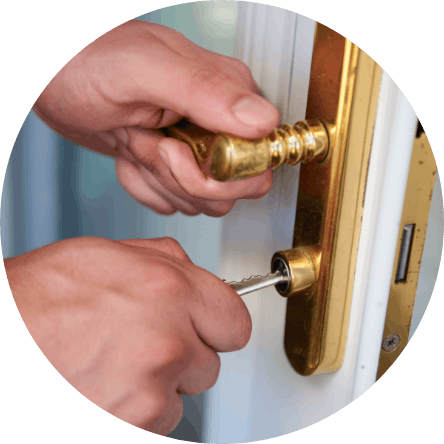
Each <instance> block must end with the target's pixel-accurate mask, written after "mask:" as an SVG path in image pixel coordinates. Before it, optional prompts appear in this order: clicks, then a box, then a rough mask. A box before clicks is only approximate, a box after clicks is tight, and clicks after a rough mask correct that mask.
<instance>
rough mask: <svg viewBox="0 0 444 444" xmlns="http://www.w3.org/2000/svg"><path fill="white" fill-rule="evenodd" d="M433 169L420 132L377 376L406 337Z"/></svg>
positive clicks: (394, 268) (406, 198) (430, 194)
mask: <svg viewBox="0 0 444 444" xmlns="http://www.w3.org/2000/svg"><path fill="white" fill-rule="evenodd" d="M436 171H437V169H436V163H435V158H434V157H433V153H432V149H431V147H430V144H429V141H428V139H427V136H426V134H425V133H422V134H421V135H420V136H419V137H417V138H416V139H415V143H414V145H413V152H412V159H411V161H410V172H409V177H408V180H407V188H406V192H405V198H404V208H403V210H402V218H401V226H400V229H399V236H398V249H397V253H396V258H395V264H394V267H393V275H392V282H391V285H390V296H389V301H388V305H387V314H386V319H385V325H384V334H383V341H382V344H381V354H380V357H379V367H378V373H377V379H379V378H380V377H381V376H382V375H383V374H384V373H385V372H386V371H387V370H388V369H389V367H390V366H391V365H392V364H393V363H394V362H395V360H396V359H397V358H398V356H399V355H400V354H401V352H402V351H403V350H404V348H405V346H406V345H407V342H408V339H409V333H410V323H411V321H412V314H413V307H414V304H415V296H416V288H417V286H418V278H419V270H420V268H421V259H422V252H423V249H424V242H425V235H426V231H427V224H428V221H429V212H430V203H431V200H432V193H433V187H434V184H435V179H436ZM408 234H410V235H411V242H408V236H406V235H408ZM403 244H404V245H403ZM402 246H404V248H402Z"/></svg>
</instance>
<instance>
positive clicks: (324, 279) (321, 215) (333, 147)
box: [285, 24, 382, 376]
mask: <svg viewBox="0 0 444 444" xmlns="http://www.w3.org/2000/svg"><path fill="white" fill-rule="evenodd" d="M381 75H382V70H381V68H380V67H379V66H378V65H377V64H376V63H375V62H374V61H373V60H372V59H371V58H370V57H368V56H367V55H366V54H365V53H364V52H363V51H361V50H359V48H358V47H356V46H355V45H353V44H352V43H351V42H350V41H348V40H347V39H345V38H344V37H342V36H341V35H339V34H337V33H335V32H334V31H332V30H331V29H329V28H327V27H325V26H323V25H320V24H318V25H317V28H316V35H315V42H314V48H313V61H312V68H311V77H310V86H309V93H308V104H307V113H306V118H307V119H313V118H317V119H320V120H322V121H323V122H324V124H326V125H327V129H328V134H329V145H330V150H329V153H328V156H327V158H326V159H325V160H324V161H323V162H321V163H315V162H312V163H309V164H302V165H301V172H300V182H299V193H298V201H297V210H296V222H295V231H294V242H293V247H294V248H298V247H304V248H305V249H307V247H308V248H309V249H311V250H313V251H317V252H318V253H317V254H318V256H317V257H316V258H315V262H316V263H317V267H316V268H317V274H318V275H317V279H316V282H315V284H314V285H313V286H312V287H311V289H310V291H309V292H308V293H307V294H305V295H299V296H293V297H289V298H288V301H287V314H286V325H285V351H286V354H287V357H288V359H289V361H290V363H291V365H292V366H293V368H294V369H295V370H296V371H297V372H298V373H300V374H301V375H306V376H308V375H312V374H318V373H326V372H332V371H335V370H337V369H338V368H340V366H341V365H342V361H343V358H344V353H345V343H346V339H347V331H348V322H349V315H350V306H351V296H352V293H353V282H354V272H355V266H356V257H357V250H358V242H359V235H360V229H361V216H362V212H363V204H364V195H365V183H366V174H367V168H368V163H369V158H370V148H371V142H372V135H373V126H374V123H375V119H376V109H377V103H378V97H379V88H380V82H381Z"/></svg>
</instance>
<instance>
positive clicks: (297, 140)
mask: <svg viewBox="0 0 444 444" xmlns="http://www.w3.org/2000/svg"><path fill="white" fill-rule="evenodd" d="M166 132H167V134H168V136H170V137H173V138H175V139H178V140H180V141H182V142H185V143H187V144H188V145H189V146H190V147H191V149H192V150H193V153H194V157H195V158H196V161H197V163H198V165H199V168H200V169H201V170H202V171H203V170H204V166H205V165H206V164H207V163H209V164H210V174H211V176H212V177H213V178H214V179H216V180H219V181H227V180H235V179H244V178H246V177H252V176H257V175H259V174H262V173H263V172H264V171H265V170H266V169H267V168H273V169H274V168H278V167H280V166H281V165H283V164H287V165H297V164H298V163H299V162H304V163H308V162H311V161H313V160H316V161H322V160H324V159H325V157H326V156H327V154H328V150H329V143H328V140H329V138H328V131H327V129H326V126H325V125H324V124H323V123H322V122H321V121H320V120H317V119H314V120H306V121H301V122H298V123H296V124H295V125H290V124H284V125H281V126H280V127H279V128H276V129H275V130H273V131H272V132H271V133H270V134H268V135H267V136H265V137H262V138H259V139H244V138H241V137H237V136H233V135H230V134H224V133H219V134H215V133H212V132H210V131H207V130H205V129H203V128H200V127H198V126H197V125H193V124H191V123H189V122H186V121H182V122H179V124H177V125H175V126H172V127H170V128H167V129H166Z"/></svg>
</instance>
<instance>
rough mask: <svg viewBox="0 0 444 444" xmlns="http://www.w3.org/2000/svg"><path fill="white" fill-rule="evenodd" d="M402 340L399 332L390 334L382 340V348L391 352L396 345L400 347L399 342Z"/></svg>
mask: <svg viewBox="0 0 444 444" xmlns="http://www.w3.org/2000/svg"><path fill="white" fill-rule="evenodd" d="M400 342H401V338H400V337H399V335H397V334H393V335H388V336H387V337H386V338H385V339H384V340H383V341H382V349H383V350H384V351H386V352H391V351H393V350H395V348H396V347H398V345H399V343H400Z"/></svg>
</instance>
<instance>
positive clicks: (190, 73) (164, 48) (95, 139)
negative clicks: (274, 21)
mask: <svg viewBox="0 0 444 444" xmlns="http://www.w3.org/2000/svg"><path fill="white" fill-rule="evenodd" d="M259 93H260V91H259V88H258V87H257V85H256V84H255V82H254V80H253V78H252V76H251V72H250V70H249V69H248V67H247V66H246V65H245V64H243V63H242V62H240V61H239V60H236V59H233V58H230V57H225V56H222V55H218V54H216V53H213V52H211V51H207V50H205V49H202V48H200V47H198V46H196V45H195V44H194V43H192V42H190V41H189V40H188V39H186V38H185V37H184V36H182V35H181V34H180V33H178V32H176V31H174V30H172V29H169V28H166V27H164V26H160V25H155V24H151V23H144V22H141V21H136V20H134V21H131V22H128V23H125V24H124V25H121V26H119V27H117V28H115V29H113V30H112V31H110V32H108V33H107V34H105V35H104V36H102V37H100V38H99V39H97V40H96V41H94V42H93V43H91V44H90V45H89V46H88V47H86V48H85V49H84V50H83V51H81V52H80V53H79V54H78V55H77V56H76V57H74V58H73V59H72V60H71V61H70V62H69V63H68V64H67V65H66V66H65V67H64V68H63V69H62V70H61V71H60V72H59V73H58V74H57V75H56V76H55V78H54V79H53V80H52V81H51V82H50V84H49V85H48V87H47V88H46V89H45V90H44V91H43V93H42V95H41V96H40V98H39V99H38V100H37V102H36V104H35V111H36V112H37V114H39V115H40V117H41V118H42V119H43V120H45V121H46V122H47V123H48V124H49V125H50V126H51V127H52V128H54V129H55V130H56V131H58V132H59V133H60V134H62V135H63V136H65V137H67V138H69V139H71V140H73V141H75V142H76V143H78V144H80V145H83V146H86V147H88V148H91V149H94V150H96V151H99V152H102V153H106V154H109V155H114V156H117V158H116V172H117V177H118V179H119V181H120V183H121V184H122V186H123V187H124V188H125V189H126V190H127V191H128V192H129V193H130V194H131V195H132V196H133V197H134V198H135V199H136V200H138V201H139V202H140V203H142V204H144V205H147V206H149V207H151V208H152V209H153V210H155V211H156V212H158V213H161V214H172V213H174V212H175V211H177V210H179V211H181V212H183V213H185V214H188V215H195V214H199V213H204V214H207V215H210V216H222V215H224V214H226V213H227V212H229V211H230V210H231V208H232V207H233V205H234V203H235V201H236V199H241V198H249V199H256V198H259V197H262V196H263V195H265V194H266V193H267V192H268V190H269V189H270V187H271V182H272V175H271V171H270V170H268V171H266V172H265V173H264V174H262V175H261V176H258V177H254V178H249V179H244V180H241V181H233V182H229V183H220V182H217V181H215V180H213V179H211V178H206V177H205V176H204V175H203V174H202V172H201V171H200V170H199V168H198V166H197V164H196V161H195V159H194V157H193V154H192V152H191V149H190V148H189V147H188V146H187V145H186V144H184V143H182V142H178V141H176V140H174V139H170V138H165V137H164V136H163V135H162V134H160V132H159V131H157V132H156V129H158V128H162V127H166V126H170V125H173V124H175V123H177V122H178V121H179V120H181V119H182V118H184V117H185V118H187V119H189V120H191V121H193V122H194V123H196V124H197V125H200V126H202V127H204V128H206V129H208V130H211V131H214V132H229V133H231V134H235V135H238V136H241V137H260V136H264V135H266V134H268V133H269V132H270V131H271V130H272V129H273V128H274V127H275V126H276V125H277V124H278V122H279V112H278V110H277V109H276V108H275V107H274V106H273V105H271V104H270V103H269V102H267V101H266V100H265V99H263V98H262V97H260V96H259ZM153 130H154V131H153Z"/></svg>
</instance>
